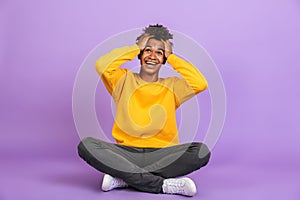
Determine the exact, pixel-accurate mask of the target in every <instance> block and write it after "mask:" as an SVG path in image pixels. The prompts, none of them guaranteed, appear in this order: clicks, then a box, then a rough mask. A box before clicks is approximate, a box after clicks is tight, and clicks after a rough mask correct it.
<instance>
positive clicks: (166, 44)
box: [163, 40, 172, 58]
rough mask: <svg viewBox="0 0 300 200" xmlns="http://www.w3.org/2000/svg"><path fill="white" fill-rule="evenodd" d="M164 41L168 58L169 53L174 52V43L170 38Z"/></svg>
mask: <svg viewBox="0 0 300 200" xmlns="http://www.w3.org/2000/svg"><path fill="white" fill-rule="evenodd" d="M163 43H164V45H165V56H166V58H168V57H169V55H170V54H172V44H171V42H170V41H169V40H167V41H163Z"/></svg>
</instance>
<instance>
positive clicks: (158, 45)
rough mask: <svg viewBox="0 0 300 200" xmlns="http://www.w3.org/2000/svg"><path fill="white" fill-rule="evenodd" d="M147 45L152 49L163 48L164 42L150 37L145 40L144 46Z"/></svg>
mask: <svg viewBox="0 0 300 200" xmlns="http://www.w3.org/2000/svg"><path fill="white" fill-rule="evenodd" d="M147 46H149V47H152V48H154V49H165V48H164V47H165V46H164V43H163V42H162V41H160V40H157V39H154V38H151V39H149V40H148V41H147V44H146V47H147Z"/></svg>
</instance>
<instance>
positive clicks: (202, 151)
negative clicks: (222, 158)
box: [192, 142, 211, 167]
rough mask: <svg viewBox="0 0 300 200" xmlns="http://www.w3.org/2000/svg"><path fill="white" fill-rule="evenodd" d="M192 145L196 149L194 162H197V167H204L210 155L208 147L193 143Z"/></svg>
mask: <svg viewBox="0 0 300 200" xmlns="http://www.w3.org/2000/svg"><path fill="white" fill-rule="evenodd" d="M192 145H193V146H194V148H196V149H197V151H196V152H197V155H196V157H197V159H196V160H197V161H198V165H199V167H203V166H205V165H206V164H207V163H208V162H209V159H210V155H211V152H210V150H209V148H208V146H207V145H206V144H204V143H201V142H193V143H192Z"/></svg>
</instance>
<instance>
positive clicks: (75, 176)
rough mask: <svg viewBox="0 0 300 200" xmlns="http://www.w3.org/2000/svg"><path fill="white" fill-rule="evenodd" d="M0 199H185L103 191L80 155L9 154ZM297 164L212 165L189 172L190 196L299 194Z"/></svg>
mask: <svg viewBox="0 0 300 200" xmlns="http://www.w3.org/2000/svg"><path fill="white" fill-rule="evenodd" d="M0 169H1V179H0V185H1V188H0V199H1V200H12V199H13V200H14V199H30V200H38V199H43V200H53V199H72V200H76V199H89V200H93V199H97V200H98V199H105V200H109V199H114V200H115V199H118V198H121V199H133V198H136V199H143V200H152V199H153V198H157V199H159V198H164V199H186V198H187V197H183V196H178V195H165V194H149V193H143V192H137V191H134V190H132V189H117V190H113V191H110V192H102V191H101V190H100V183H101V179H102V176H103V174H102V173H99V172H97V171H96V170H94V169H92V168H91V167H89V166H87V165H86V164H85V163H84V162H83V161H81V160H79V158H78V160H74V161H65V160H30V161H29V160H28V161H21V160H19V161H16V160H11V161H8V162H6V163H1V166H0ZM297 174H299V170H298V169H295V170H284V169H282V170H280V169H277V170H275V169H273V170H272V169H270V170H268V171H266V170H260V169H257V168H250V167H249V168H248V167H246V166H241V165H233V164H232V165H214V164H209V165H208V166H207V167H205V168H203V169H201V170H199V171H197V172H194V173H193V174H191V175H190V176H189V177H192V178H193V179H194V180H195V182H196V184H197V188H198V193H197V194H196V196H195V197H194V199H203V200H212V199H240V200H247V199H249V200H250V199H251V200H253V199H255V200H260V199H262V200H265V199H272V200H275V199H285V200H299V199H300V184H299V176H295V175H297Z"/></svg>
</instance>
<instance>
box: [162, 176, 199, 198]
mask: <svg viewBox="0 0 300 200" xmlns="http://www.w3.org/2000/svg"><path fill="white" fill-rule="evenodd" d="M162 189H163V193H166V194H181V195H185V196H194V195H195V194H196V193H197V189H196V185H195V183H194V181H193V180H192V179H190V178H178V179H176V178H169V179H165V180H164V183H163V186H162Z"/></svg>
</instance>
